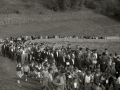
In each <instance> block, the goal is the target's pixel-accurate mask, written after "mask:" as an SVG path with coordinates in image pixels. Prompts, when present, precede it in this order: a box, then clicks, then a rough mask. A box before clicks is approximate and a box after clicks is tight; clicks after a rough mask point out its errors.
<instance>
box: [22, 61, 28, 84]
mask: <svg viewBox="0 0 120 90" xmlns="http://www.w3.org/2000/svg"><path fill="white" fill-rule="evenodd" d="M23 72H24V76H25V81H26V82H27V79H28V73H30V68H29V65H28V64H27V63H26V64H25V65H24V66H23Z"/></svg>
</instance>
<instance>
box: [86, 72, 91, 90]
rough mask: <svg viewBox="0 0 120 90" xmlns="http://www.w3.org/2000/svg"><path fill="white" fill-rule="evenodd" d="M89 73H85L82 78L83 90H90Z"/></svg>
mask: <svg viewBox="0 0 120 90" xmlns="http://www.w3.org/2000/svg"><path fill="white" fill-rule="evenodd" d="M91 79H92V78H91V71H89V70H88V71H87V73H86V75H85V78H84V85H85V90H91Z"/></svg>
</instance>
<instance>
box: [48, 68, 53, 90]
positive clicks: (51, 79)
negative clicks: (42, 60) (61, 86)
mask: <svg viewBox="0 0 120 90" xmlns="http://www.w3.org/2000/svg"><path fill="white" fill-rule="evenodd" d="M48 72H49V79H48V86H49V88H50V90H53V89H54V86H53V83H52V82H53V70H52V68H49V69H48Z"/></svg>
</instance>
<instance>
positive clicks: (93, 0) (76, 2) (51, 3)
mask: <svg viewBox="0 0 120 90" xmlns="http://www.w3.org/2000/svg"><path fill="white" fill-rule="evenodd" d="M43 4H44V5H45V6H46V7H47V8H49V9H52V10H54V11H58V10H63V11H64V10H67V9H81V7H82V5H85V6H86V7H87V8H91V9H95V10H96V11H98V12H102V13H103V14H106V15H115V16H119V15H120V0H43Z"/></svg>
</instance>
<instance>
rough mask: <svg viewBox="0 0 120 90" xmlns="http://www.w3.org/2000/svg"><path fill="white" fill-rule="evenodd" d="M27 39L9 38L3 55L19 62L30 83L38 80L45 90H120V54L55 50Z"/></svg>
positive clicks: (77, 48)
mask: <svg viewBox="0 0 120 90" xmlns="http://www.w3.org/2000/svg"><path fill="white" fill-rule="evenodd" d="M26 41H27V39H25V38H24V37H18V38H12V37H11V38H5V39H4V40H3V42H2V43H1V48H0V55H1V56H3V57H8V58H9V59H11V60H15V61H16V63H17V65H16V71H17V75H18V80H17V82H18V83H19V84H20V83H21V78H25V81H26V82H27V81H28V80H29V78H33V79H34V78H37V79H38V80H39V82H40V85H41V90H42V89H43V90H110V88H111V87H113V90H120V55H118V54H117V53H115V54H114V55H113V54H111V53H109V51H108V50H107V48H105V50H104V51H103V53H99V51H98V50H97V49H92V50H91V49H90V48H86V49H85V50H83V49H84V48H82V47H80V45H76V46H75V47H74V48H72V47H71V44H68V45H67V46H66V47H65V46H61V47H56V44H55V43H54V44H53V45H52V46H51V47H50V46H49V45H45V44H44V43H40V44H38V43H32V42H29V43H26Z"/></svg>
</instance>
